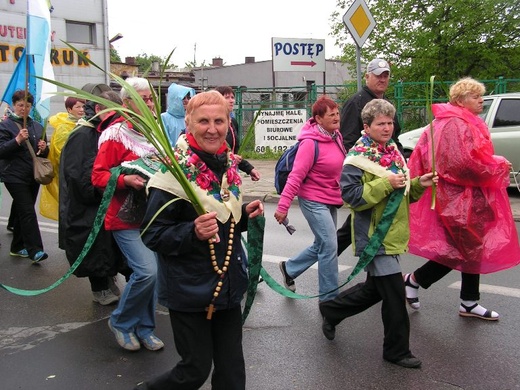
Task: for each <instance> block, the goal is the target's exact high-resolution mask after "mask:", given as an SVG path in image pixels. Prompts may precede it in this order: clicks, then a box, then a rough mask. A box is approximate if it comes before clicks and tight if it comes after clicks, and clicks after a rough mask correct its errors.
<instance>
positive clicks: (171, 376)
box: [137, 91, 263, 390]
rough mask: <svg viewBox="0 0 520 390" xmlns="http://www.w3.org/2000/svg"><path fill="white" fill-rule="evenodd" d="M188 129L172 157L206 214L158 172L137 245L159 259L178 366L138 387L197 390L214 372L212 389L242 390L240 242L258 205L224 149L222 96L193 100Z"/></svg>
mask: <svg viewBox="0 0 520 390" xmlns="http://www.w3.org/2000/svg"><path fill="white" fill-rule="evenodd" d="M186 125H187V130H188V131H187V133H186V134H183V135H181V136H180V137H179V139H178V140H177V144H176V145H175V148H174V155H175V158H176V160H177V162H178V163H179V165H180V167H181V168H182V170H183V172H184V174H185V176H186V178H187V179H188V181H189V183H190V187H191V188H192V190H193V191H194V192H195V193H196V195H197V198H198V199H199V201H200V203H201V204H202V206H203V207H204V209H205V210H206V211H207V213H206V214H203V215H198V214H197V212H196V211H195V208H194V207H193V206H192V204H191V203H190V201H189V197H188V196H187V195H186V193H185V191H184V189H183V188H182V187H181V186H180V184H179V182H178V181H177V180H175V178H174V177H173V175H171V174H170V173H169V172H165V173H162V172H163V171H162V170H160V171H159V172H158V173H156V174H155V175H154V176H152V178H151V179H150V182H149V184H148V189H149V199H148V207H147V212H146V215H145V218H144V221H143V227H145V228H143V241H144V243H145V244H146V245H147V246H148V247H149V248H150V249H151V250H153V251H155V252H157V254H158V255H159V269H160V272H159V302H160V303H161V304H162V305H164V306H166V307H167V308H168V309H169V311H170V321H171V325H172V329H173V336H174V340H175V347H176V349H177V352H178V354H179V355H180V358H181V360H180V362H179V363H178V364H177V365H176V366H175V367H174V368H173V369H172V370H170V371H168V372H166V373H165V374H163V375H161V376H159V377H157V378H155V379H152V380H151V381H149V382H146V383H144V384H142V385H140V386H139V387H137V388H146V389H177V388H186V389H198V388H200V387H201V386H202V385H203V384H204V382H205V381H206V379H207V378H208V376H209V374H210V372H211V368H212V365H213V366H214V370H213V375H212V379H211V383H212V388H213V389H228V390H244V389H245V363H244V356H243V351H242V314H241V306H240V303H241V300H242V297H243V295H244V293H245V292H246V289H247V273H246V264H245V258H244V252H243V249H242V245H241V239H240V238H241V232H242V231H244V230H247V223H248V218H253V217H256V216H258V215H261V214H262V213H263V205H262V203H261V202H260V201H259V200H255V201H252V202H251V203H248V204H242V191H241V179H240V175H239V174H238V171H237V160H236V158H235V156H234V154H233V153H232V152H231V151H230V150H229V147H228V145H227V144H226V142H225V141H226V134H227V131H228V128H229V105H228V103H227V102H226V100H225V99H224V97H223V96H222V95H221V94H220V93H218V92H216V91H210V92H203V93H200V94H197V95H195V96H194V97H193V98H192V99H191V100H190V102H189V103H188V106H187V110H186ZM175 359H177V355H175Z"/></svg>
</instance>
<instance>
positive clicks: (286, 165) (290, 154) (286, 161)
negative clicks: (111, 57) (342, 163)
mask: <svg viewBox="0 0 520 390" xmlns="http://www.w3.org/2000/svg"><path fill="white" fill-rule="evenodd" d="M299 146H300V141H298V142H296V143H295V144H294V145H293V146H291V147H290V148H289V149H287V150H286V151H285V152H283V154H282V155H281V156H280V158H279V159H278V161H277V162H276V165H275V167H274V187H275V188H276V193H277V194H278V195H280V194H281V193H282V192H283V189H284V188H285V184H286V183H287V178H288V177H289V173H291V171H292V169H293V165H294V159H295V158H296V152H298V148H299ZM318 152H319V149H318V141H316V140H314V162H313V164H316V161H317V160H318Z"/></svg>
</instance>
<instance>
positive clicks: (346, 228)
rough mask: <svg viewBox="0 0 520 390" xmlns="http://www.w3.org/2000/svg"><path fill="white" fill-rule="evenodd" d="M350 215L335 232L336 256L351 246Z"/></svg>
mask: <svg viewBox="0 0 520 390" xmlns="http://www.w3.org/2000/svg"><path fill="white" fill-rule="evenodd" d="M351 223H352V214H349V215H348V217H347V220H346V221H345V222H344V223H343V225H342V226H341V227H340V228H339V229H338V231H337V232H336V238H337V240H338V256H339V255H341V254H342V253H343V251H344V250H345V249H347V248H348V247H349V246H350V244H352V226H351Z"/></svg>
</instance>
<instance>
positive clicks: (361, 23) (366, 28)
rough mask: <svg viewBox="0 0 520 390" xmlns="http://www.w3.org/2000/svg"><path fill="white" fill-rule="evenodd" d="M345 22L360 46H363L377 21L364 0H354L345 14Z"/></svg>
mask: <svg viewBox="0 0 520 390" xmlns="http://www.w3.org/2000/svg"><path fill="white" fill-rule="evenodd" d="M343 23H344V24H345V26H346V27H347V29H348V31H349V32H350V34H351V35H352V38H354V41H355V42H356V44H357V45H358V46H359V47H362V46H363V44H364V43H365V41H366V39H367V38H368V36H369V35H370V33H371V32H372V30H373V29H374V27H375V26H376V21H375V20H374V17H373V16H372V14H371V13H370V10H369V9H368V6H367V5H366V3H365V1H364V0H356V1H354V3H353V4H352V5H351V6H350V8H349V9H348V10H347V12H345V15H343Z"/></svg>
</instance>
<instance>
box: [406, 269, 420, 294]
mask: <svg viewBox="0 0 520 390" xmlns="http://www.w3.org/2000/svg"><path fill="white" fill-rule="evenodd" d="M408 281H409V282H410V284H411V285H412V286H414V287H417V288H414V287H410V286H406V285H405V290H406V298H417V297H418V296H419V283H417V282H415V281H414V280H413V278H412V274H409V276H408Z"/></svg>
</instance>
